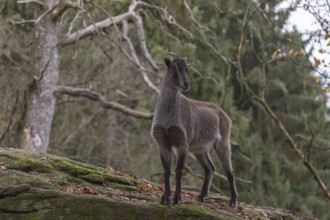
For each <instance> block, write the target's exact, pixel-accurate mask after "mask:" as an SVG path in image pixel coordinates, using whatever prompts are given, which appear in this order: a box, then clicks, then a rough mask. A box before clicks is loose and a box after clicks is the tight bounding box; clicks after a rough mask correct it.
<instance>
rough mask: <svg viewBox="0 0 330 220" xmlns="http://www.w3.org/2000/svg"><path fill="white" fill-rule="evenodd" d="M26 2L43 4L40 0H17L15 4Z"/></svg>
mask: <svg viewBox="0 0 330 220" xmlns="http://www.w3.org/2000/svg"><path fill="white" fill-rule="evenodd" d="M28 3H35V4H38V5H42V6H44V5H45V3H44V2H43V1H42V0H18V1H17V4H28Z"/></svg>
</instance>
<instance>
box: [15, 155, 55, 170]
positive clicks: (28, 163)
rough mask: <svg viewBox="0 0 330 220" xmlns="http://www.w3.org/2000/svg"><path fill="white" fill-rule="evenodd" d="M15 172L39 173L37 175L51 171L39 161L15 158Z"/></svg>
mask: <svg viewBox="0 0 330 220" xmlns="http://www.w3.org/2000/svg"><path fill="white" fill-rule="evenodd" d="M12 168H15V169H17V170H21V171H24V172H31V171H34V172H39V173H49V172H51V171H52V167H50V166H48V165H46V164H43V163H42V162H40V161H37V160H32V159H27V158H17V159H16V160H15V161H14V163H13V167H12Z"/></svg>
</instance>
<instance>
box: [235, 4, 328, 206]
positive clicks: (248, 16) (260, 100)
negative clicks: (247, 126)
mask: <svg viewBox="0 0 330 220" xmlns="http://www.w3.org/2000/svg"><path fill="white" fill-rule="evenodd" d="M259 8H260V7H256V8H255V10H254V11H253V12H252V13H250V14H249V13H248V12H246V16H245V19H244V23H243V26H242V29H241V32H240V40H239V44H238V46H237V53H236V56H237V66H236V67H237V70H238V72H239V80H240V82H241V83H242V84H243V86H244V88H245V90H246V91H247V93H248V94H249V96H250V97H251V98H252V99H254V100H255V101H256V102H257V103H259V104H260V105H261V106H262V107H263V108H264V110H266V112H267V113H268V115H269V117H270V118H271V119H272V120H273V121H274V122H275V124H276V125H277V127H278V128H279V130H280V131H281V133H282V134H283V136H284V138H285V139H286V141H287V143H288V144H289V146H290V147H291V149H292V150H293V151H294V152H295V154H296V155H297V156H298V158H299V159H300V160H301V161H302V162H303V164H304V165H305V166H306V167H307V169H308V170H309V171H310V173H311V174H312V176H313V177H314V179H315V181H316V182H317V184H318V185H319V187H320V189H321V190H322V192H323V193H324V195H325V197H326V198H327V199H329V200H330V192H329V190H328V189H327V187H326V185H325V184H324V182H323V180H322V179H321V178H320V176H319V175H318V174H317V171H316V169H315V167H314V166H313V165H312V164H310V162H309V161H308V158H307V157H306V156H305V155H304V153H303V152H302V151H301V150H300V149H299V147H298V145H297V144H296V142H295V141H294V140H293V138H292V137H291V135H290V134H289V132H288V131H287V130H286V128H285V127H284V125H283V123H282V121H281V120H280V119H279V118H278V117H277V116H276V114H275V113H274V112H273V110H272V109H271V107H270V106H269V104H268V102H267V101H266V99H265V97H260V96H258V95H256V94H255V93H254V91H253V90H252V89H251V87H250V85H249V83H248V81H247V79H246V76H245V73H244V70H243V67H242V63H241V56H242V47H243V41H244V33H245V30H246V28H247V25H248V23H249V21H250V20H251V19H252V17H253V15H254V14H255V13H256V12H257V11H258V10H259ZM268 63H270V62H268Z"/></svg>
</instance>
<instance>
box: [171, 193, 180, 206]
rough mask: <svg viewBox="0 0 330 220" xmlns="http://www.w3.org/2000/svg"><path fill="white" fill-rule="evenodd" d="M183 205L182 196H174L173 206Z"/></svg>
mask: <svg viewBox="0 0 330 220" xmlns="http://www.w3.org/2000/svg"><path fill="white" fill-rule="evenodd" d="M181 203H182V200H181V196H180V195H174V197H173V204H174V205H176V204H181Z"/></svg>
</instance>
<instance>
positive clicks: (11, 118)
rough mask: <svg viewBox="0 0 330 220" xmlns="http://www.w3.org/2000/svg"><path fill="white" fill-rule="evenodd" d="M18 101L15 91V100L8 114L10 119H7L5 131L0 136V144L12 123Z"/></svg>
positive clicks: (17, 93)
mask: <svg viewBox="0 0 330 220" xmlns="http://www.w3.org/2000/svg"><path fill="white" fill-rule="evenodd" d="M18 99H19V92H18V90H17V91H16V98H15V102H14V106H13V110H12V111H11V113H10V117H9V121H8V124H7V127H6V129H5V131H4V132H3V133H2V135H1V137H0V143H1V142H2V140H3V138H4V137H5V135H6V133H7V132H8V131H9V129H10V127H11V125H12V123H13V117H14V114H15V112H16V109H17V103H18Z"/></svg>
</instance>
